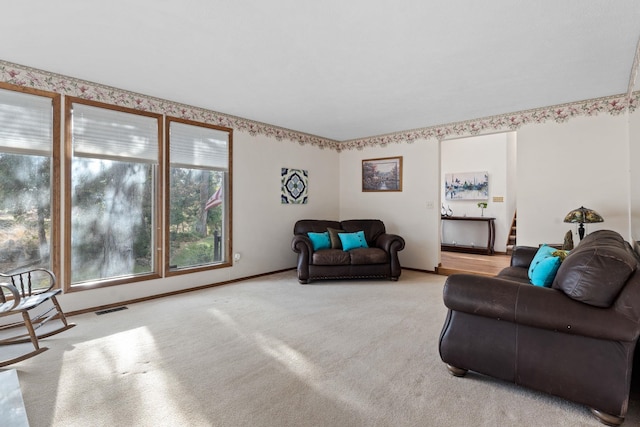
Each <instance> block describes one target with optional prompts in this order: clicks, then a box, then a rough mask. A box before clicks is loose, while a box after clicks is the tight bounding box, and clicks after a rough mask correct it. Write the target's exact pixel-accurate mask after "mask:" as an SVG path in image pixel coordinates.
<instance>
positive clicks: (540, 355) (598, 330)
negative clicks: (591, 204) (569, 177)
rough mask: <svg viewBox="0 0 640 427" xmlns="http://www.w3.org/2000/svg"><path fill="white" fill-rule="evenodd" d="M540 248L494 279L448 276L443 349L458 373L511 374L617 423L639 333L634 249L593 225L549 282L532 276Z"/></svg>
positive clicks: (522, 252)
mask: <svg viewBox="0 0 640 427" xmlns="http://www.w3.org/2000/svg"><path fill="white" fill-rule="evenodd" d="M537 249H538V248H535V247H517V248H516V249H515V250H514V252H513V254H512V258H511V266H510V267H507V268H505V269H504V270H502V271H501V272H500V274H499V275H498V276H497V277H483V276H476V275H470V274H455V275H451V276H449V277H448V278H447V281H446V283H445V287H444V303H445V305H446V306H447V308H448V309H449V311H448V314H447V317H446V320H445V323H444V327H443V329H442V333H441V335H440V356H441V358H442V360H443V361H444V362H445V363H446V364H447V367H448V369H449V371H450V372H451V373H452V374H453V375H455V376H464V375H465V374H466V373H467V371H469V370H471V371H476V372H478V373H481V374H485V375H489V376H492V377H496V378H500V379H503V380H507V381H511V382H514V383H516V384H520V385H523V386H526V387H530V388H532V389H536V390H539V391H543V392H546V393H550V394H553V395H556V396H559V397H562V398H565V399H568V400H571V401H573V402H577V403H580V404H583V405H586V406H588V407H590V408H591V411H592V412H593V414H594V415H595V416H596V417H598V419H599V420H600V421H601V422H603V423H604V424H607V425H619V424H621V423H622V422H623V421H624V417H625V415H626V413H627V407H628V402H629V392H630V384H631V375H632V368H633V358H634V350H635V348H636V342H637V340H638V334H639V333H640V272H638V256H637V254H636V253H635V252H634V251H633V249H632V248H631V246H630V245H629V244H628V243H627V242H625V241H624V240H623V238H622V237H621V236H620V235H619V234H618V233H616V232H614V231H610V230H601V231H596V232H593V233H591V234H589V235H587V236H586V237H585V238H584V239H583V240H582V241H581V242H580V244H579V245H578V246H577V247H576V248H575V249H574V250H573V251H571V253H570V254H569V255H568V256H567V257H566V259H565V260H564V261H563V262H562V264H561V265H560V268H559V269H558V271H557V274H556V276H555V279H554V280H553V283H552V285H551V287H549V288H547V287H539V286H533V285H531V284H530V283H529V280H528V274H527V271H528V268H529V264H530V263H531V261H532V259H533V258H534V255H535V254H536V251H537Z"/></svg>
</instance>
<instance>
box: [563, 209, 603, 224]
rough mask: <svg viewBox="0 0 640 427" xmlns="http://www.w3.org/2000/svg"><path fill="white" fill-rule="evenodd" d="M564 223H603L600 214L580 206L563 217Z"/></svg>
mask: <svg viewBox="0 0 640 427" xmlns="http://www.w3.org/2000/svg"><path fill="white" fill-rule="evenodd" d="M564 222H577V223H580V224H591V223H594V222H604V219H603V218H602V217H601V216H600V214H599V213H598V212H596V211H594V210H593V209H589V208H585V207H584V206H580V207H579V208H578V209H574V210H572V211H571V212H569V213H568V214H567V216H565V217H564Z"/></svg>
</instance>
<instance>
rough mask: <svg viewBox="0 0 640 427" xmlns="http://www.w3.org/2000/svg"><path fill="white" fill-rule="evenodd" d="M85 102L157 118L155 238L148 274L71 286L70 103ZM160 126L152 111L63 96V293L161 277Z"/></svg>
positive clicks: (162, 124) (71, 154) (71, 131)
mask: <svg viewBox="0 0 640 427" xmlns="http://www.w3.org/2000/svg"><path fill="white" fill-rule="evenodd" d="M74 104H84V105H89V106H92V107H98V108H104V109H108V110H113V111H119V112H124V113H130V114H136V115H142V116H146V117H151V118H154V119H156V121H157V123H158V129H157V132H158V135H157V138H158V159H157V166H156V167H157V169H156V182H155V185H154V192H155V200H154V209H153V215H154V218H155V222H154V230H152V231H151V232H152V236H153V239H154V240H153V241H154V243H155V244H154V248H153V249H154V251H153V260H154V268H153V270H152V271H151V272H149V273H144V274H139V275H130V276H126V277H117V278H110V279H109V278H107V279H99V280H93V281H90V282H83V283H78V284H75V285H72V283H71V252H72V251H71V203H72V200H71V199H72V198H71V192H72V189H71V183H72V181H71V169H72V168H71V164H72V161H73V105H74ZM163 126H164V120H163V115H162V114H157V113H152V112H149V111H142V110H137V109H133V108H127V107H121V106H117V105H113V104H106V103H102V102H98V101H93V100H87V99H84V98H78V97H72V96H67V97H65V149H64V164H65V175H64V178H65V185H64V193H65V196H64V205H65V218H64V229H65V233H64V254H65V256H64V267H65V268H64V271H65V280H64V282H65V288H64V291H65V293H66V292H75V291H81V290H86V289H95V288H100V287H106V286H114V285H122V284H129V283H134V282H141V281H146V280H152V279H159V278H161V277H162V256H161V255H162V251H163V247H164V245H163V241H162V236H163V234H162V220H163V218H162V206H163V201H164V195H163V191H162V182H163V179H162V177H163V174H164V164H165V163H164V154H163V151H162V149H163V140H162V135H163Z"/></svg>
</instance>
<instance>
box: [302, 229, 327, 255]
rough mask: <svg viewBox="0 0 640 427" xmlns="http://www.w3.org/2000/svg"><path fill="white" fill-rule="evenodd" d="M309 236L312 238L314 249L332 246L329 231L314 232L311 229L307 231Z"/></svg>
mask: <svg viewBox="0 0 640 427" xmlns="http://www.w3.org/2000/svg"><path fill="white" fill-rule="evenodd" d="M307 236H309V240H311V244H312V245H313V250H314V251H319V250H320V249H329V248H331V241H330V240H329V233H328V232H327V231H325V232H324V233H313V232H311V231H310V232H308V233H307Z"/></svg>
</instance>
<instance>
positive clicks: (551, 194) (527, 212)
mask: <svg viewBox="0 0 640 427" xmlns="http://www.w3.org/2000/svg"><path fill="white" fill-rule="evenodd" d="M627 129H628V123H627V117H626V115H624V114H623V115H619V116H612V115H610V114H601V115H598V116H595V117H578V118H575V119H572V120H569V121H568V122H566V123H555V122H547V123H544V124H530V125H527V126H524V127H522V128H521V129H520V130H518V156H517V157H518V164H517V168H518V169H517V170H518V202H517V205H518V244H520V245H538V244H539V243H562V241H563V240H562V239H563V236H564V234H565V233H566V232H567V230H573V232H574V237H573V239H574V243H576V244H577V243H578V241H579V237H578V236H577V233H576V230H577V226H574V225H571V224H566V223H564V222H563V219H564V217H565V215H566V214H567V213H568V212H569V211H571V210H572V209H575V208H578V207H580V206H581V205H584V206H585V207H588V208H591V209H594V210H595V211H596V212H598V213H599V214H600V215H602V217H603V218H604V221H605V222H603V223H599V224H589V225H587V226H586V228H587V233H589V232H590V231H593V230H597V229H611V230H615V231H617V232H619V233H621V234H622V235H623V236H624V237H625V238H629V226H628V223H629V188H630V184H629V180H630V177H629V161H628V159H629V138H628V133H627Z"/></svg>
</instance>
